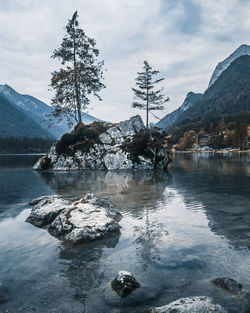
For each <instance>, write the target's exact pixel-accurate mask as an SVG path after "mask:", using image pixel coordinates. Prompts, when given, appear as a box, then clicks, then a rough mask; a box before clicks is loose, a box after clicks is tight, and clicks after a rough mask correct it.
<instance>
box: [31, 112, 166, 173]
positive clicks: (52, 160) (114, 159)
mask: <svg viewBox="0 0 250 313" xmlns="http://www.w3.org/2000/svg"><path fill="white" fill-rule="evenodd" d="M170 161H171V157H170V155H169V152H168V149H167V139H166V134H165V133H159V132H158V131H157V130H156V129H145V126H144V124H143V122H142V119H141V117H140V116H138V115H137V116H134V117H132V118H130V119H129V120H127V121H123V122H120V123H119V124H117V125H110V124H106V123H102V122H95V123H93V124H90V125H80V126H77V128H76V129H75V130H74V131H73V132H72V133H70V134H65V135H64V136H63V137H62V138H61V139H60V140H59V141H58V142H57V143H56V144H55V145H53V146H52V147H51V149H50V151H49V153H48V154H47V155H46V156H44V157H43V158H41V159H40V160H38V162H37V163H36V164H35V166H34V169H35V170H54V171H74V170H126V169H154V168H166V167H167V165H168V163H169V162H170Z"/></svg>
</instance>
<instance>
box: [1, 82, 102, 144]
mask: <svg viewBox="0 0 250 313" xmlns="http://www.w3.org/2000/svg"><path fill="white" fill-rule="evenodd" d="M0 94H1V95H2V96H4V97H5V98H6V99H7V100H8V101H10V102H11V103H12V105H14V106H17V107H18V108H20V109H21V110H22V111H23V113H24V114H25V115H27V116H28V117H29V118H31V119H32V120H34V122H36V123H38V124H39V125H40V126H41V127H42V128H43V129H45V130H46V131H48V132H49V133H50V134H52V135H53V136H54V137H56V138H60V137H61V136H62V135H63V134H64V133H66V132H69V131H70V128H69V127H68V125H67V123H66V120H63V121H62V122H61V123H59V124H56V123H54V124H53V125H51V127H50V128H49V125H50V121H49V117H48V115H49V114H50V113H51V111H52V107H50V106H48V105H47V104H45V103H44V102H42V101H40V100H38V99H36V98H34V97H32V96H29V95H22V94H20V93H18V92H16V91H15V90H14V89H13V88H11V87H10V86H8V85H6V84H5V85H0ZM82 118H83V123H85V124H90V123H92V122H94V121H97V120H99V119H97V118H95V117H93V116H91V115H89V114H86V113H82Z"/></svg>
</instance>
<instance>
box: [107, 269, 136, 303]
mask: <svg viewBox="0 0 250 313" xmlns="http://www.w3.org/2000/svg"><path fill="white" fill-rule="evenodd" d="M111 287H112V288H113V290H114V291H116V293H117V294H118V295H119V296H120V297H122V298H123V297H127V296H128V295H129V294H130V293H131V292H132V291H134V290H135V289H137V288H139V287H140V284H139V283H138V282H137V281H136V279H135V278H134V276H133V275H132V274H131V273H130V272H127V271H120V272H119V273H118V275H117V277H116V278H115V279H114V280H112V282H111Z"/></svg>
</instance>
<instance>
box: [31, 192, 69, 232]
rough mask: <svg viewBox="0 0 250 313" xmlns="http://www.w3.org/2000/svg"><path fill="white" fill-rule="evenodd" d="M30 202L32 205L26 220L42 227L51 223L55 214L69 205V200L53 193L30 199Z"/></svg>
mask: <svg viewBox="0 0 250 313" xmlns="http://www.w3.org/2000/svg"><path fill="white" fill-rule="evenodd" d="M30 204H31V205H34V207H33V208H32V210H31V212H30V215H29V217H28V218H27V219H26V222H28V223H31V224H33V225H34V226H37V227H43V226H46V225H48V224H50V223H52V222H53V220H54V219H55V218H56V217H57V215H58V214H59V213H60V212H62V211H63V210H64V209H66V208H67V207H68V206H69V205H70V202H69V201H67V200H65V199H63V198H62V197H59V196H57V195H55V196H44V197H40V198H38V199H35V200H32V201H31V202H30Z"/></svg>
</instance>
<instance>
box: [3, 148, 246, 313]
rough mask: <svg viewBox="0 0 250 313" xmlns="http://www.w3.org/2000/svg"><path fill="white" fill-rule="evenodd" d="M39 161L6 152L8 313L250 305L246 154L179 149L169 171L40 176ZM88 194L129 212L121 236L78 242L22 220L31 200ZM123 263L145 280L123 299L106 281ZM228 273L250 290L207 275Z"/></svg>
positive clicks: (123, 312) (242, 307) (238, 309)
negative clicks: (223, 285)
mask: <svg viewBox="0 0 250 313" xmlns="http://www.w3.org/2000/svg"><path fill="white" fill-rule="evenodd" d="M38 158H39V156H38V155H19V156H14V155H9V156H4V155H1V156H0V191H1V193H0V300H1V288H2V289H3V288H5V289H4V290H7V289H8V293H7V295H6V299H5V300H6V301H5V302H4V303H2V304H0V312H1V313H2V312H6V313H7V312H9V313H17V312H21V313H33V312H36V313H45V312H46V313H59V312H60V313H66V312H67V313H69V312H70V313H78V312H79V313H90V312H95V313H108V312H109V313H110V312H113V313H127V312H141V311H142V310H144V309H145V308H149V307H152V306H160V305H165V304H167V303H169V302H171V301H173V300H176V299H179V298H181V297H187V296H195V295H197V296H202V295H205V296H210V297H212V298H213V299H214V300H215V302H217V303H220V304H221V305H222V306H224V307H225V308H226V309H227V310H228V312H229V313H230V312H232V313H233V312H250V301H249V299H250V297H249V296H248V294H247V291H248V290H250V251H249V248H250V155H249V154H240V153H236V154H230V153H227V154H224V155H223V154H217V155H214V154H213V153H193V154H182V153H179V154H176V155H175V159H174V162H173V163H172V164H171V165H170V166H169V169H168V171H166V172H164V171H156V172H151V171H137V172H132V171H131V172H130V171H128V172H127V171H124V172H96V171H88V172H81V173H79V172H74V173H63V172H60V173H59V172H58V173H52V172H42V173H38V172H35V171H33V170H32V165H33V164H34V163H35V162H36V160H37V159H38ZM89 191H90V192H93V193H95V194H96V195H97V196H98V197H101V198H105V199H107V200H108V201H109V202H111V203H112V204H114V205H115V206H116V207H117V209H118V210H119V211H120V212H121V213H122V215H123V219H122V220H121V222H120V224H121V226H122V228H121V231H120V233H119V234H116V235H114V236H111V237H110V238H108V239H105V240H99V241H97V242H91V243H88V244H84V245H80V246H77V247H72V246H68V245H65V244H63V243H62V242H60V241H58V240H57V239H55V238H53V237H52V236H50V235H49V234H48V233H47V231H46V230H43V229H39V228H36V227H34V226H32V225H31V224H28V223H26V222H25V219H26V218H27V216H28V215H29V212H30V206H29V201H30V200H32V199H33V198H36V197H40V196H42V195H48V194H60V195H66V196H72V197H82V196H84V195H85V194H86V193H87V192H89ZM119 270H127V271H130V272H132V273H133V274H134V276H135V277H136V279H137V280H138V281H139V282H140V283H141V288H138V289H137V290H136V291H135V292H133V293H132V294H131V295H129V296H128V297H127V298H122V299H121V298H119V297H118V296H117V297H116V296H114V295H113V293H112V292H111V291H110V290H109V285H108V283H109V282H110V281H111V280H112V279H114V278H115V276H116V275H117V273H118V271H119ZM223 276H226V277H231V278H233V279H235V280H237V281H239V282H240V283H242V284H243V286H244V289H245V292H246V296H245V297H237V296H232V295H231V294H229V293H227V292H224V291H222V290H220V289H219V288H216V287H215V286H213V284H212V283H211V282H210V281H211V280H212V279H214V278H217V277H223ZM1 286H2V287H1ZM2 302H3V301H2Z"/></svg>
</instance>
